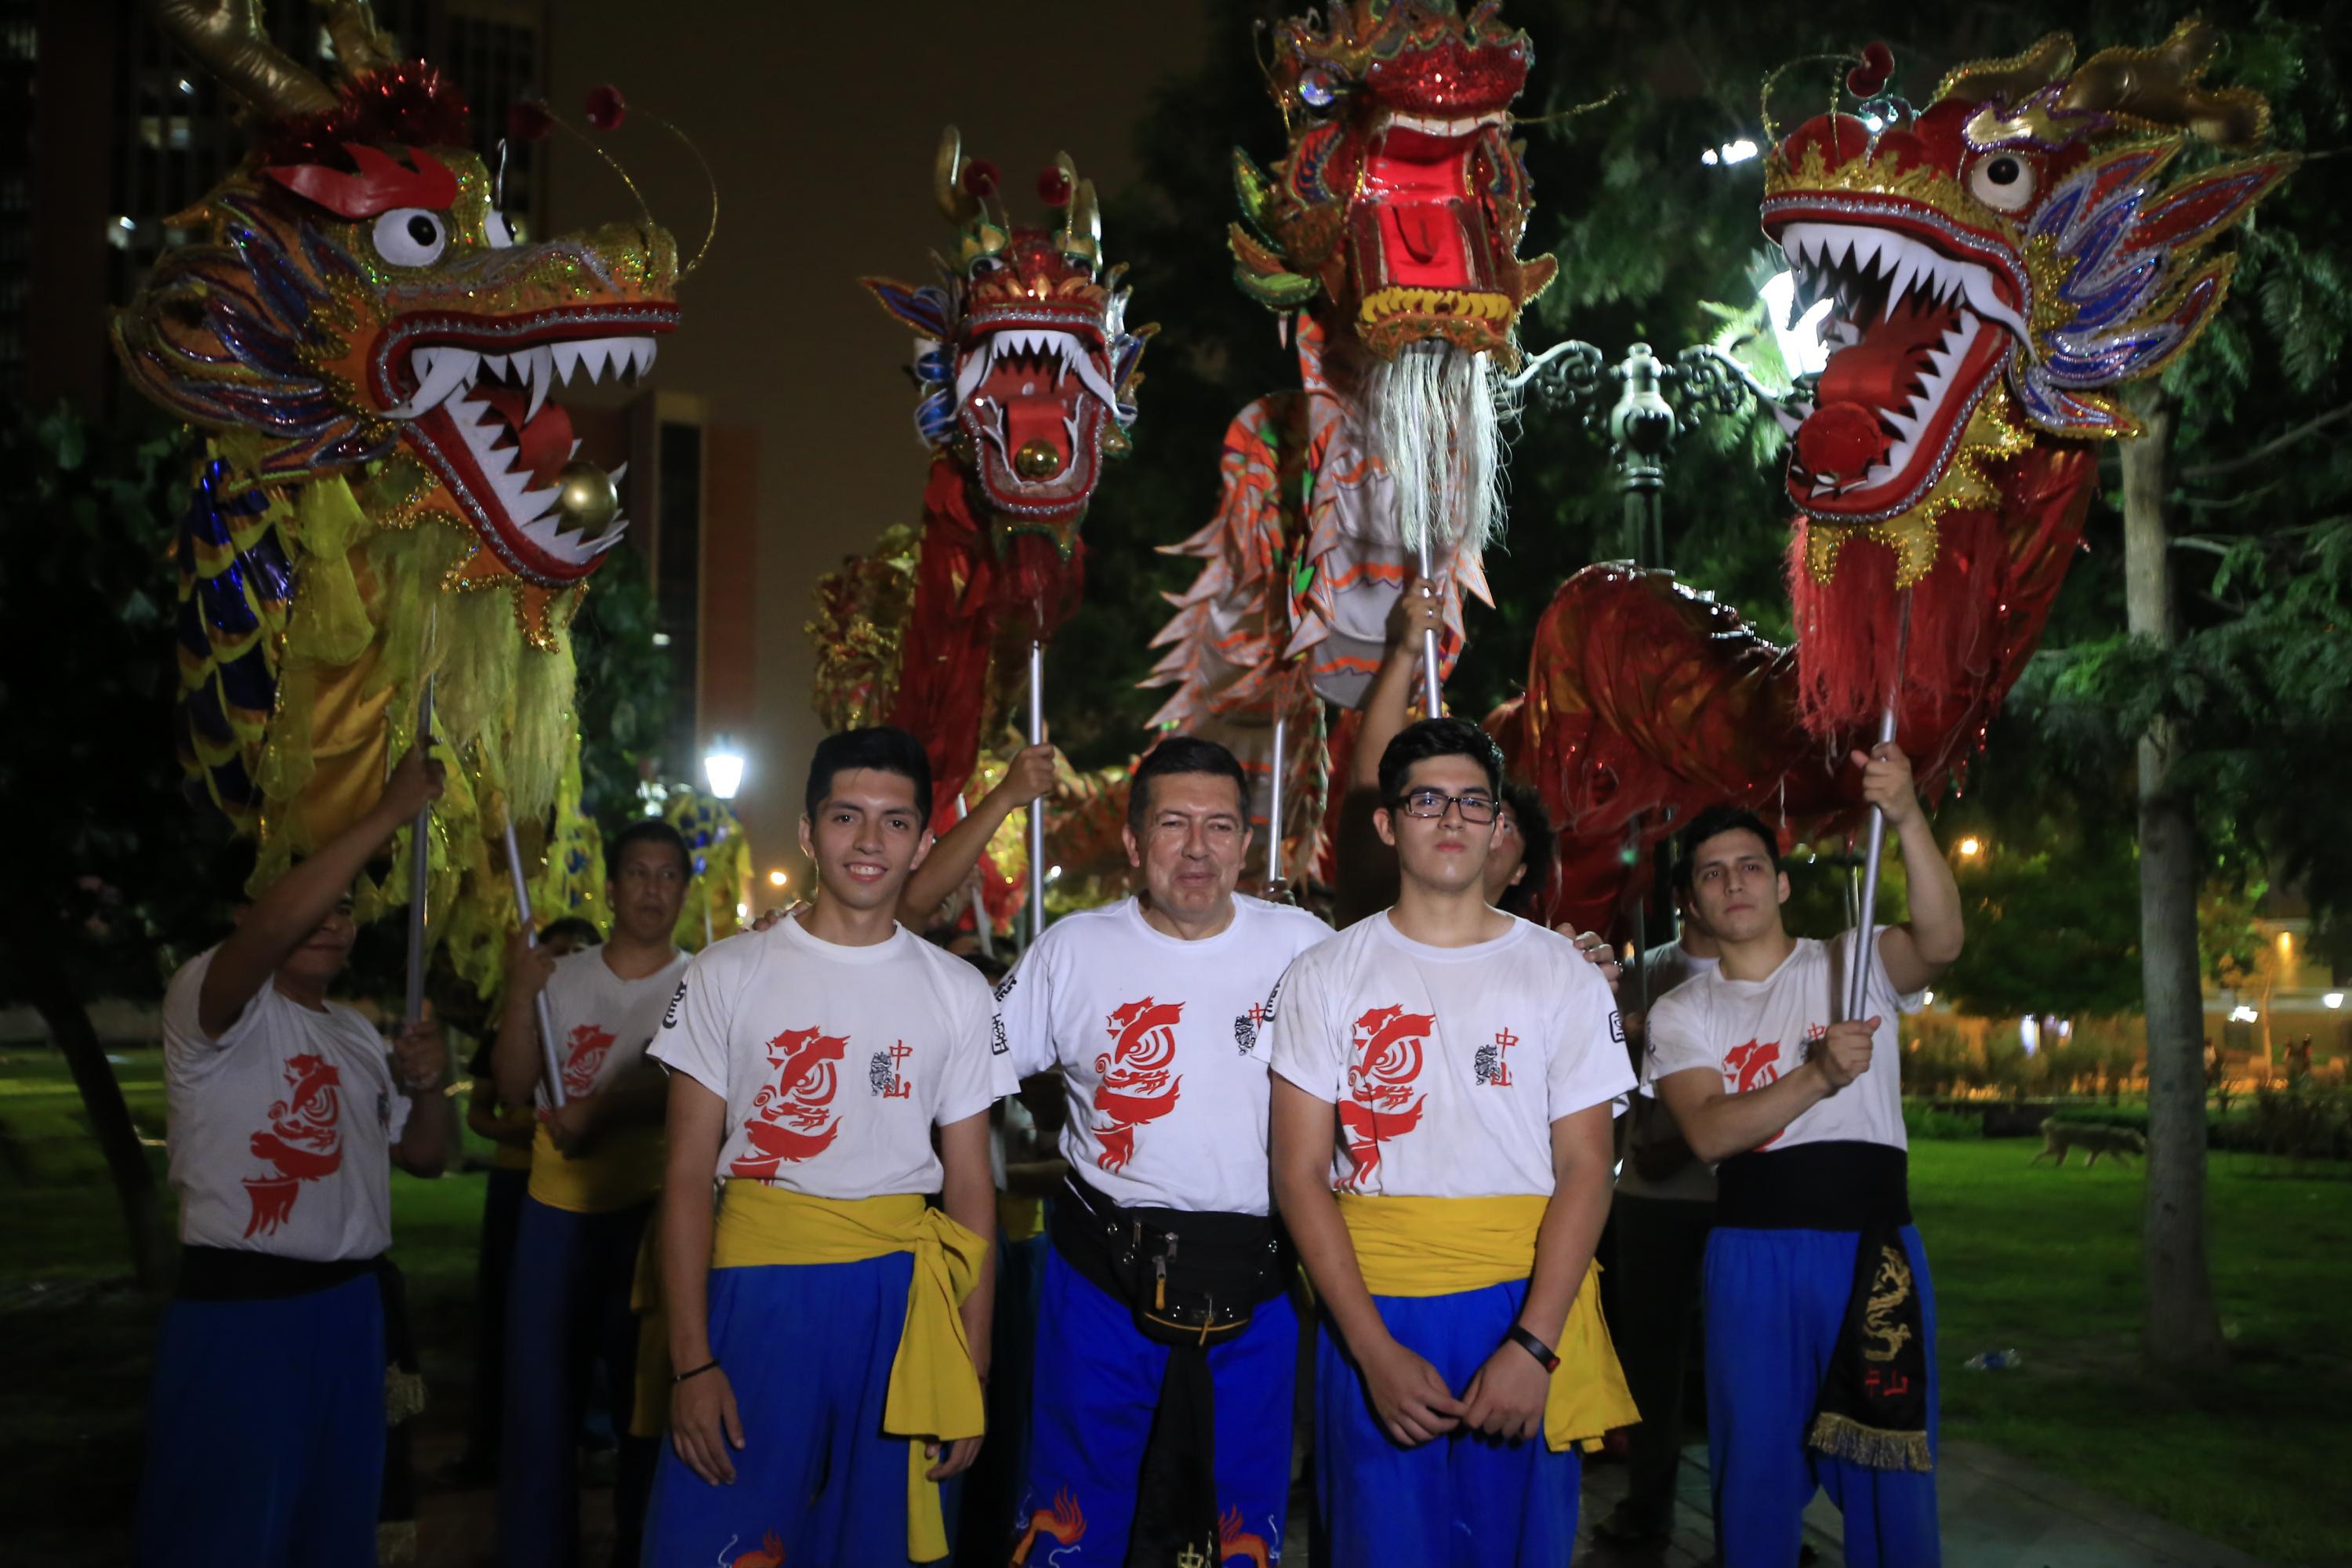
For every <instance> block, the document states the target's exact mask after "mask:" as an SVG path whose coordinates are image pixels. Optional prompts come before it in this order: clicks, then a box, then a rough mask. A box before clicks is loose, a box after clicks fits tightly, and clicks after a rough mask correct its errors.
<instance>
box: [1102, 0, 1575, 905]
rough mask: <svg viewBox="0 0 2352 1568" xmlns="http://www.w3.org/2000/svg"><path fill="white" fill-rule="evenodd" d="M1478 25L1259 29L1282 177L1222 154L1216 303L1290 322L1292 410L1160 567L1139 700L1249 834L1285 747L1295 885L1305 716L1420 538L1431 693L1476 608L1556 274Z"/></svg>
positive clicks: (1316, 805)
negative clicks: (1240, 790) (1161, 700)
mask: <svg viewBox="0 0 2352 1568" xmlns="http://www.w3.org/2000/svg"><path fill="white" fill-rule="evenodd" d="M1496 12H1497V5H1496V0H1485V3H1483V4H1478V5H1473V6H1471V7H1470V8H1469V9H1468V10H1467V11H1466V13H1465V12H1464V11H1462V10H1458V9H1457V8H1456V7H1455V6H1454V5H1453V4H1451V3H1450V0H1356V3H1352V4H1347V3H1343V4H1339V5H1332V6H1330V7H1329V8H1328V13H1326V14H1325V15H1322V16H1317V15H1314V14H1310V15H1308V16H1302V17H1297V18H1294V19H1292V20H1289V21H1286V22H1283V23H1280V24H1278V25H1277V26H1276V27H1275V29H1274V37H1273V41H1274V52H1273V59H1272V62H1271V64H1270V66H1269V68H1268V79H1269V85H1270V88H1271V90H1272V92H1273V95H1274V98H1275V101H1276V105H1277V106H1278V107H1279V108H1280V109H1281V110H1282V115H1283V121H1284V124H1285V126H1286V129H1287V131H1288V133H1289V148H1288V152H1287V153H1286V156H1285V157H1284V158H1283V159H1282V160H1281V161H1280V162H1278V163H1276V164H1275V165H1274V167H1273V169H1272V171H1271V172H1268V171H1265V170H1263V169H1261V168H1260V167H1259V166H1258V165H1257V164H1256V163H1254V162H1253V161H1252V160H1251V159H1250V157H1249V155H1248V154H1247V153H1243V152H1240V151H1238V150H1237V151H1236V152H1235V153H1234V187H1235V190H1236V192H1237V194H1238V196H1239V198H1240V204H1241V209H1242V219H1241V221H1240V222H1238V223H1236V224H1234V225H1233V226H1232V229H1231V234H1230V241H1229V243H1230V247H1231V249H1232V252H1233V256H1234V263H1235V272H1234V277H1235V279H1236V281H1238V282H1239V284H1240V285H1241V287H1242V289H1244V291H1245V292H1246V293H1248V294H1249V295H1250V297H1251V298H1253V299H1255V300H1257V301H1259V302H1260V303H1261V304H1263V305H1265V306H1266V307H1267V308H1268V309H1269V310H1275V311H1277V312H1281V313H1283V314H1284V316H1285V317H1286V319H1289V318H1292V317H1294V316H1295V319H1296V323H1297V348H1298V360H1299V372H1300V385H1299V386H1298V387H1297V389H1295V390H1288V391H1282V392H1276V393H1274V394H1271V395H1268V396H1265V397H1263V398H1260V399H1259V400H1258V401H1257V402H1255V403H1253V404H1252V405H1249V407H1247V408H1245V409H1244V410H1243V411H1242V413H1241V415H1240V416H1238V417H1237V418H1235V419H1234V422H1233V424H1232V426H1230V427H1229V428H1228V429H1227V431H1226V433H1225V440H1224V455H1223V498H1222V500H1221V501H1220V503H1219V506H1218V510H1217V513H1216V515H1215V516H1214V517H1213V519H1211V521H1209V523H1208V525H1207V526H1206V527H1204V528H1203V529H1202V530H1201V531H1200V532H1199V533H1197V534H1195V535H1194V536H1192V538H1191V539H1188V540H1186V541H1185V542H1182V543H1181V544H1177V545H1171V546H1168V547H1167V548H1168V550H1169V552H1170V553H1171V554H1179V555H1185V556H1191V557H1193V558H1196V559H1198V560H1200V561H1201V562H1202V567H1201V571H1200V574H1199V576H1198V577H1197V578H1196V579H1195V581H1194V582H1193V584H1192V587H1191V588H1190V589H1189V590H1188V591H1186V592H1185V593H1184V594H1183V595H1181V596H1180V597H1179V598H1178V599H1177V601H1176V605H1177V613H1176V616H1175V618H1174V619H1172V620H1171V621H1170V622H1169V623H1168V624H1167V625H1166V626H1165V627H1163V628H1162V629H1161V630H1160V633H1159V635H1158V637H1156V638H1155V639H1154V646H1156V647H1164V648H1166V650H1167V652H1166V654H1165V656H1164V657H1163V658H1161V660H1160V663H1159V665H1158V666H1157V668H1155V669H1154V671H1153V673H1152V676H1151V678H1150V681H1148V682H1147V684H1149V685H1154V686H1162V687H1169V688H1172V690H1171V694H1170V696H1169V698H1168V700H1167V701H1166V702H1165V704H1164V705H1163V706H1162V707H1161V708H1160V710H1159V712H1158V713H1156V714H1155V715H1154V716H1153V719H1152V722H1153V724H1154V725H1155V726H1158V727H1167V728H1174V729H1181V730H1183V731H1188V732H1192V733H1201V734H1210V735H1213V736H1214V737H1216V738H1217V739H1220V740H1223V741H1224V742H1226V743H1227V744H1228V745H1230V746H1232V747H1233V749H1234V752H1236V753H1237V754H1238V755H1240V756H1242V757H1243V758H1244V762H1245V763H1248V764H1249V765H1251V766H1252V767H1253V768H1254V769H1255V771H1256V773H1257V774H1258V776H1259V778H1260V779H1261V781H1262V784H1261V795H1260V805H1259V810H1258V816H1259V819H1260V821H1261V822H1263V821H1264V820H1265V816H1266V812H1265V805H1267V804H1269V803H1270V799H1271V790H1270V787H1269V786H1270V782H1271V781H1270V777H1269V772H1268V770H1269V768H1270V766H1271V760H1272V747H1271V736H1272V729H1273V724H1274V721H1276V719H1277V718H1280V719H1282V720H1284V721H1286V732H1287V736H1288V737H1289V739H1288V744H1287V746H1286V752H1287V753H1288V754H1287V755H1286V758H1285V768H1284V771H1285V773H1286V775H1287V777H1286V781H1285V785H1286V791H1287V794H1286V796H1285V802H1286V807H1287V808H1288V809H1286V813H1285V816H1286V823H1287V824H1288V825H1290V826H1292V827H1294V828H1295V829H1297V833H1298V835H1299V838H1300V843H1299V844H1298V846H1297V847H1294V848H1293V849H1292V850H1291V851H1290V852H1289V858H1288V860H1287V862H1286V863H1287V865H1288V866H1290V867H1291V868H1304V866H1306V865H1307V864H1311V863H1312V861H1313V860H1314V858H1315V856H1314V843H1315V838H1316V836H1317V834H1318V832H1319V830H1320V828H1321V826H1322V822H1323V818H1324V815H1325V813H1324V811H1323V809H1322V808H1323V785H1324V779H1325V764H1326V752H1325V747H1324V745H1323V744H1322V739H1323V709H1322V704H1321V702H1320V701H1319V700H1318V699H1328V700H1332V701H1336V702H1338V703H1339V704H1340V705H1341V706H1343V707H1354V706H1355V705H1357V704H1358V703H1360V701H1361V700H1362V699H1363V696H1364V692H1365V689H1366V688H1367V686H1368V685H1369V683H1370V678H1371V675H1372V672H1373V671H1374V670H1375V669H1376V668H1378V666H1379V661H1380V657H1381V647H1382V646H1383V642H1384V639H1385V626H1386V622H1387V618H1388V614H1389V610H1390V608H1391V605H1393V604H1394V603H1395V601H1396V598H1397V595H1399V594H1400V593H1401V592H1402V587H1403V584H1404V583H1405V581H1406V579H1407V577H1408V575H1409V574H1411V573H1412V570H1413V565H1414V557H1415V553H1416V551H1415V546H1416V543H1417V542H1418V541H1419V539H1420V538H1421V536H1422V534H1423V531H1428V532H1429V534H1430V537H1431V542H1432V545H1433V550H1432V558H1433V567H1434V571H1435V574H1436V577H1437V579H1438V581H1439V583H1440V584H1441V587H1442V591H1443V594H1444V614H1445V626H1446V631H1445V635H1444V638H1443V639H1442V649H1441V655H1440V657H1441V660H1442V662H1443V663H1444V666H1445V668H1449V669H1450V668H1452V665H1453V662H1454V658H1455V657H1456V656H1457V655H1458V654H1459V652H1460V650H1461V647H1462V641H1463V633H1462V598H1463V595H1465V594H1469V595H1475V596H1476V597H1478V598H1479V599H1481V600H1486V601H1488V602H1490V603H1491V598H1490V595H1489V594H1488V590H1487V586H1486V576H1485V572H1484V567H1483V564H1482V552H1483V550H1484V548H1485V546H1486V543H1487V542H1489V540H1490V539H1491V538H1492V537H1493V535H1494V533H1495V532H1496V530H1497V529H1498V528H1499V527H1500V524H1501V504H1500V491H1499V482H1500V474H1501V463H1502V450H1503V446H1502V439H1501V435H1500V425H1501V422H1502V420H1503V419H1504V418H1505V416H1506V412H1507V395H1506V394H1505V393H1504V392H1503V390H1502V383H1503V379H1504V373H1506V372H1507V371H1510V370H1512V369H1515V368H1516V367H1517V363H1518V348H1517V335H1516V331H1517V321H1518V318H1519V314H1520V312H1521V311H1522V310H1525V309H1526V307H1527V306H1528V304H1529V303H1530V302H1531V301H1532V300H1534V299H1535V298H1536V296H1537V295H1538V294H1540V293H1541V292H1542V291H1543V289H1544V288H1545V287H1546V286H1547V285H1548V284H1549V282H1550V281H1551V279H1552V276H1553V274H1554V273H1555V271H1557V269H1558V268H1557V264H1556V263H1555V262H1554V261H1553V259H1552V258H1550V257H1549V256H1538V257H1533V258H1524V259H1523V258H1520V257H1519V256H1518V254H1517V250H1518V245H1519V240H1520V237H1521V236H1522V235H1523V234H1524V233H1525V231H1526V228H1527V223H1528V213H1529V211H1530V209H1531V206H1532V199H1531V196H1530V195H1529V189H1528V175H1527V169H1526V166H1525V164H1524V163H1522V162H1521V158H1520V147H1519V145H1518V144H1517V143H1516V142H1513V140H1512V138H1511V129H1512V119H1511V113H1510V106H1511V104H1512V102H1513V100H1516V99H1517V97H1518V95H1519V92H1520V89H1521V88H1522V87H1523V86H1524V85H1525V83H1526V81H1527V77H1528V69H1529V68H1530V67H1531V65H1532V64H1533V58H1534V51H1533V48H1532V47H1531V46H1530V44H1529V43H1528V37H1527V35H1526V34H1525V33H1523V32H1519V31H1517V30H1516V29H1514V28H1512V27H1510V26H1507V24H1505V23H1504V22H1503V21H1502V20H1501V19H1500V18H1499V17H1498V16H1497V15H1496ZM1294 874H1295V871H1294Z"/></svg>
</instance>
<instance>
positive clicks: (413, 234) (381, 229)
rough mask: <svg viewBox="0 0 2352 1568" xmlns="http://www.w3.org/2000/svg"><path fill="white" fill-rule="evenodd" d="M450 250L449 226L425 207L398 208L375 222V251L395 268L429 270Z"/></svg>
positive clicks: (437, 214)
mask: <svg viewBox="0 0 2352 1568" xmlns="http://www.w3.org/2000/svg"><path fill="white" fill-rule="evenodd" d="M448 247H449V226H448V225H447V223H446V221H445V220H444V219H443V218H442V216H441V215H440V214H439V213H436V212H433V211H431V210H429V209H427V208H425V207H399V208H395V209H394V210H393V211H391V212H388V213H386V214H384V215H383V216H382V217H380V218H378V219H376V220H375V250H376V254H377V255H378V256H381V257H383V258H384V259H385V260H386V261H389V262H391V263H392V264H393V265H394V267H430V266H432V265H433V264H434V263H435V262H436V261H438V260H440V259H441V253H442V252H443V251H444V250H446V249H447V248H448Z"/></svg>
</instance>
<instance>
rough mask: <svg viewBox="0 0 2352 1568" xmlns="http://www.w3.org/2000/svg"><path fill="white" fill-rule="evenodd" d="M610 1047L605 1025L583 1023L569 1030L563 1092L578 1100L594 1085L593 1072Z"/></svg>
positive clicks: (564, 1050) (594, 1072)
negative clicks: (570, 1033)
mask: <svg viewBox="0 0 2352 1568" xmlns="http://www.w3.org/2000/svg"><path fill="white" fill-rule="evenodd" d="M612 1049H613V1036H612V1032H611V1031H610V1030H608V1029H600V1028H598V1027H597V1026H595V1025H593V1024H583V1025H581V1026H579V1027H578V1028H576V1029H574V1030H572V1037H571V1038H570V1039H569V1040H566V1041H565V1042H564V1047H563V1092H564V1094H565V1096H566V1097H567V1098H569V1099H572V1100H577V1099H579V1098H580V1097H581V1096H583V1095H584V1094H588V1093H590V1092H592V1091H593V1089H595V1087H596V1074H597V1072H598V1070H599V1069H601V1068H603V1067H604V1058H605V1057H606V1056H608V1055H610V1054H611V1052H612Z"/></svg>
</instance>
